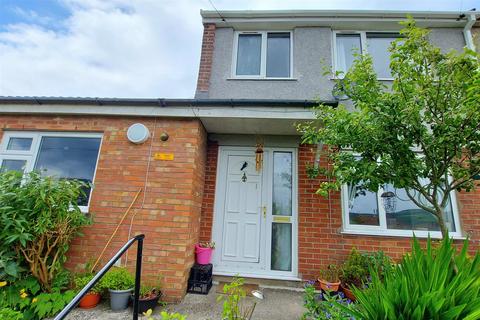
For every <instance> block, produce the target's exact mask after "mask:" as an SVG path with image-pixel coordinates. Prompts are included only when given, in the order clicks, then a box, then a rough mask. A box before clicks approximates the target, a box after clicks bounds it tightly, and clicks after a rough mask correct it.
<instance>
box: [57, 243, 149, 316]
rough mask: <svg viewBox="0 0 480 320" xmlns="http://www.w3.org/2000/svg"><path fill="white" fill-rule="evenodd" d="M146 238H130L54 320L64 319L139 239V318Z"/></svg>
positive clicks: (136, 293)
mask: <svg viewBox="0 0 480 320" xmlns="http://www.w3.org/2000/svg"><path fill="white" fill-rule="evenodd" d="M144 238H145V235H143V234H139V235H138V236H135V237H134V238H132V239H130V240H128V241H127V243H125V244H124V245H123V247H122V248H120V250H118V251H117V253H116V254H115V255H114V256H113V258H112V259H110V260H109V261H108V262H107V264H106V265H105V266H104V267H103V268H102V269H101V270H100V271H99V272H98V273H97V274H96V275H95V276H94V277H93V279H92V280H90V282H89V283H87V285H86V286H85V287H83V289H82V290H80V292H79V293H78V294H77V295H76V296H75V298H73V300H72V301H70V303H69V304H67V305H66V306H65V308H63V310H62V311H61V312H60V313H59V314H58V315H57V316H56V317H55V319H54V320H62V319H64V318H65V317H66V316H67V315H68V314H69V313H70V311H72V309H73V308H75V307H76V306H77V304H78V303H79V302H80V300H81V299H82V298H83V296H84V295H85V294H87V293H88V292H89V291H90V289H92V288H93V286H94V285H95V284H97V282H98V281H99V280H100V279H101V278H102V277H103V276H104V275H105V273H107V271H108V270H110V268H111V267H112V266H113V265H114V264H115V262H117V260H118V259H120V257H121V256H122V255H123V254H124V253H125V251H127V250H128V248H130V246H131V245H132V244H133V243H134V242H135V241H138V247H137V263H136V266H135V289H134V298H133V320H138V299H139V297H140V277H141V274H142V251H143V239H144Z"/></svg>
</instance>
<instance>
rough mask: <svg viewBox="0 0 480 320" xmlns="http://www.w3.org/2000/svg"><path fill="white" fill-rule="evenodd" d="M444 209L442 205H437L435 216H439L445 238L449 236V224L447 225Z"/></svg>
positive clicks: (439, 224) (439, 223) (440, 226)
mask: <svg viewBox="0 0 480 320" xmlns="http://www.w3.org/2000/svg"><path fill="white" fill-rule="evenodd" d="M444 213H445V212H444V209H443V208H442V207H441V206H438V205H437V206H435V216H436V217H437V220H438V226H439V228H440V231H441V232H442V238H443V239H445V238H446V237H448V229H447V226H446V225H445V218H444Z"/></svg>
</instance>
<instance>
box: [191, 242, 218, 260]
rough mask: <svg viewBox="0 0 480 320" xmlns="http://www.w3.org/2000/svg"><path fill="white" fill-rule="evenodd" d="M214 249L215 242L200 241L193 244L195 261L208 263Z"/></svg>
mask: <svg viewBox="0 0 480 320" xmlns="http://www.w3.org/2000/svg"><path fill="white" fill-rule="evenodd" d="M213 250H215V242H213V241H209V242H200V243H198V244H196V245H195V253H196V261H197V263H198V264H209V263H210V261H211V260H212V253H213Z"/></svg>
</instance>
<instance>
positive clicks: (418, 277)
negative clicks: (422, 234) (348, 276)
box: [344, 237, 480, 320]
mask: <svg viewBox="0 0 480 320" xmlns="http://www.w3.org/2000/svg"><path fill="white" fill-rule="evenodd" d="M467 249H468V241H465V243H464V245H463V249H462V250H461V252H460V253H456V252H455V247H454V246H453V245H452V240H451V239H449V238H448V237H447V238H445V239H444V240H443V241H442V243H441V245H440V247H435V246H434V245H433V244H432V241H431V240H430V239H428V241H427V245H426V249H422V248H421V246H420V244H419V242H418V240H417V239H414V241H413V244H412V253H411V254H408V255H406V256H405V257H404V258H403V260H402V262H401V263H400V265H398V267H396V268H394V269H393V270H392V272H389V273H385V274H384V275H382V274H380V272H379V271H376V270H374V271H373V272H372V275H371V277H372V281H371V283H370V286H369V288H368V289H366V290H359V289H357V288H353V292H354V294H355V296H356V298H357V302H358V308H357V310H354V311H351V312H350V315H352V316H354V317H355V318H356V319H391V320H396V319H398V320H400V319H411V320H417V319H418V320H420V319H442V320H454V319H464V320H473V319H479V318H480V255H479V253H478V252H477V253H476V255H475V257H474V258H473V259H470V258H469V256H468V254H467ZM455 265H456V266H457V267H458V271H456V270H455V267H454V266H455ZM382 277H383V279H382ZM344 310H345V309H344Z"/></svg>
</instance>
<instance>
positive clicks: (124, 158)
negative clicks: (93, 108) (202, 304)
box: [0, 116, 206, 300]
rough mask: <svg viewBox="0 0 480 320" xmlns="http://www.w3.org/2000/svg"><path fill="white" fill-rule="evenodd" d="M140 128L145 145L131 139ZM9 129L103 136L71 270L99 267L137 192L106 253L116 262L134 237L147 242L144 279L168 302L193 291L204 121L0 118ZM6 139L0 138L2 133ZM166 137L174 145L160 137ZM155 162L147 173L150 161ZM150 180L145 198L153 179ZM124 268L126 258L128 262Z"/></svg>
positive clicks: (71, 257) (132, 258)
mask: <svg viewBox="0 0 480 320" xmlns="http://www.w3.org/2000/svg"><path fill="white" fill-rule="evenodd" d="M136 122H141V123H143V124H145V125H146V126H147V127H148V128H149V129H150V132H151V133H152V134H153V139H152V138H150V139H149V140H147V141H146V142H145V143H144V144H141V145H135V144H132V143H130V142H129V141H128V140H127V138H126V130H127V129H128V127H129V126H130V125H131V124H133V123H136ZM0 123H1V127H2V128H1V129H3V130H54V131H75V132H81V131H85V132H92V131H95V132H102V133H103V140H102V146H101V150H100V158H99V161H98V166H97V171H96V177H95V183H94V185H95V186H94V191H93V193H92V197H91V202H90V210H89V211H90V213H91V214H92V216H93V221H94V223H93V225H91V226H88V227H86V228H85V229H84V231H83V232H84V234H85V235H84V236H83V237H79V238H77V239H75V241H73V243H72V246H71V249H70V252H69V261H68V264H67V266H68V267H70V268H72V269H75V268H81V267H82V266H83V264H85V263H86V262H87V261H91V260H95V259H96V258H97V257H98V255H99V253H100V251H101V250H102V248H103V246H104V245H105V244H106V242H107V240H108V239H109V237H110V235H111V234H112V232H113V230H114V229H115V227H116V225H117V223H118V222H119V221H120V219H121V217H122V215H123V214H124V213H125V211H126V210H127V208H128V206H129V205H130V203H131V201H132V200H133V198H134V196H135V194H136V193H137V191H138V190H142V191H141V193H140V196H139V198H138V200H137V201H136V202H135V204H134V205H133V209H132V210H131V211H130V213H129V214H128V216H127V217H126V219H125V221H124V223H123V224H122V226H121V227H120V229H119V231H118V233H117V235H116V236H115V237H114V238H113V241H112V243H111V245H110V247H109V248H108V249H107V251H106V253H105V256H104V259H103V262H105V261H106V260H107V259H109V258H110V257H111V256H112V254H113V253H114V252H115V251H117V250H118V249H119V248H120V247H121V245H122V244H123V243H125V242H126V241H127V240H128V232H129V225H130V221H131V219H132V216H133V215H135V219H134V221H133V225H132V232H131V236H133V235H135V234H140V233H144V234H145V235H146V238H145V244H144V255H143V275H144V277H143V279H142V280H145V281H146V282H149V281H158V280H160V282H161V285H162V291H163V293H164V294H165V296H166V298H167V300H178V299H180V298H181V297H183V294H184V293H185V290H186V280H187V277H188V273H189V268H190V266H191V265H192V264H193V261H194V252H193V245H194V243H195V242H197V241H198V234H199V228H200V211H201V205H202V199H203V184H204V176H205V160H206V133H205V130H204V128H203V126H202V124H201V123H200V121H198V120H193V119H187V120H180V119H156V120H155V119H153V118H133V117H132V118H125V117H123V118H115V117H97V116H96V117H88V116H62V117H42V116H0ZM3 130H2V133H0V135H2V134H3ZM162 132H167V133H168V134H169V136H170V138H169V139H168V141H165V142H163V141H161V140H160V134H161V133H162ZM151 143H152V153H155V152H163V153H173V154H174V157H175V158H174V160H173V161H161V160H153V158H152V156H153V155H152V156H150V144H151ZM149 157H150V159H151V162H150V167H149V168H148V159H149ZM147 168H148V181H147V184H146V193H144V190H145V189H144V188H145V181H146V178H145V177H146V173H147ZM128 254H129V255H128V265H129V266H130V267H131V268H132V270H133V266H134V263H135V249H131V250H130V251H129V253H128ZM124 261H125V257H124V258H123V260H122V263H123V262H124Z"/></svg>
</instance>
